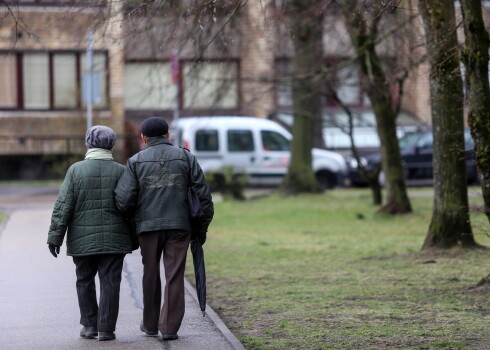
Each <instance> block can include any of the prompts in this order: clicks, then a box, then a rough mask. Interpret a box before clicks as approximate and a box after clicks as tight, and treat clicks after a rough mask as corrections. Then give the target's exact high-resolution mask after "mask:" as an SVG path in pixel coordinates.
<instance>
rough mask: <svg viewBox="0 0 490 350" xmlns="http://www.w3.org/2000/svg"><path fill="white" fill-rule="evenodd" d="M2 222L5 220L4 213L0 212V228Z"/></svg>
mask: <svg viewBox="0 0 490 350" xmlns="http://www.w3.org/2000/svg"><path fill="white" fill-rule="evenodd" d="M3 220H5V213H2V212H0V226H1V225H2V223H3Z"/></svg>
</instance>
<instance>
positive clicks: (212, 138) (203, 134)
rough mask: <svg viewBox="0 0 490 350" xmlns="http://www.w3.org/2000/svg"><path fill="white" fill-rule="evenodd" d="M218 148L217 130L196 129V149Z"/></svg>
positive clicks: (209, 149) (208, 149) (212, 149)
mask: <svg viewBox="0 0 490 350" xmlns="http://www.w3.org/2000/svg"><path fill="white" fill-rule="evenodd" d="M218 149H219V141H218V130H197V131H196V151H217V150H218Z"/></svg>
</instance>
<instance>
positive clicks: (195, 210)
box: [183, 149, 204, 222]
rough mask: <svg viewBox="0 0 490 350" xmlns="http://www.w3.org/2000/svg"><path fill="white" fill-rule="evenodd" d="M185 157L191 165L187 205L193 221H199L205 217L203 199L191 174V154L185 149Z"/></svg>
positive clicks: (188, 174)
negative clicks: (195, 186) (195, 187)
mask: <svg viewBox="0 0 490 350" xmlns="http://www.w3.org/2000/svg"><path fill="white" fill-rule="evenodd" d="M183 151H184V154H185V157H186V159H187V164H188V165H189V172H188V173H187V177H188V178H189V184H188V185H189V187H188V189H187V205H188V208H189V218H190V219H191V221H192V222H199V221H200V220H201V219H202V218H203V217H204V211H203V210H202V205H201V200H200V199H199V196H198V194H197V192H196V190H195V189H194V187H193V186H192V185H193V181H192V176H191V162H190V161H189V156H188V155H187V153H186V152H187V151H186V150H185V149H183Z"/></svg>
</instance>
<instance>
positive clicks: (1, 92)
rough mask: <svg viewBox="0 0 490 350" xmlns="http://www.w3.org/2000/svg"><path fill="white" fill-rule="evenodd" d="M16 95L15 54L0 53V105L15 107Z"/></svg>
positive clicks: (16, 102)
mask: <svg viewBox="0 0 490 350" xmlns="http://www.w3.org/2000/svg"><path fill="white" fill-rule="evenodd" d="M18 97H19V96H18V82H17V59H16V56H15V55H4V54H0V106H4V107H6V108H16V107H17V104H18Z"/></svg>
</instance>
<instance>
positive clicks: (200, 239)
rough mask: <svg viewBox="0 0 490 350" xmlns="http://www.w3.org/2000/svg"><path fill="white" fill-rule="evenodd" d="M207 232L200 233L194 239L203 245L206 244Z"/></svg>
mask: <svg viewBox="0 0 490 350" xmlns="http://www.w3.org/2000/svg"><path fill="white" fill-rule="evenodd" d="M206 236H207V235H206V232H199V233H198V234H197V235H196V237H195V238H194V239H196V240H197V241H198V242H199V243H201V245H204V243H206Z"/></svg>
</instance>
